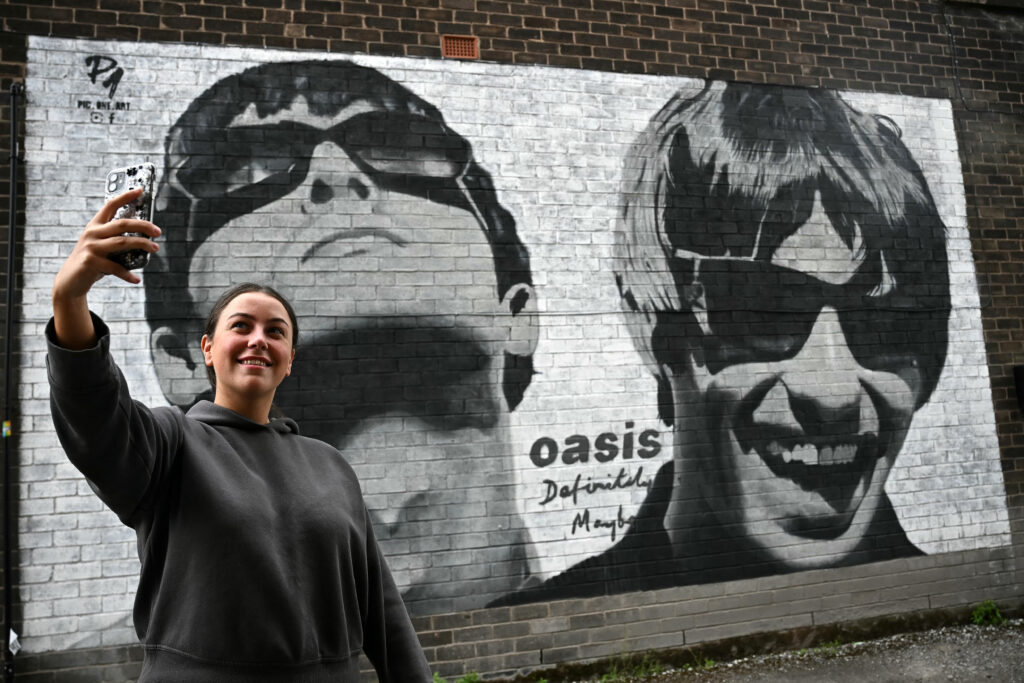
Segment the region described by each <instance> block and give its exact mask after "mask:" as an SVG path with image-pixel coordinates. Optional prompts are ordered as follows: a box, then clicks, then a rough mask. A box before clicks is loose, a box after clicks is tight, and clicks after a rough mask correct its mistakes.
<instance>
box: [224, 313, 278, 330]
mask: <svg viewBox="0 0 1024 683" xmlns="http://www.w3.org/2000/svg"><path fill="white" fill-rule="evenodd" d="M231 318H245V319H246V320H256V316H254V315H253V314H251V313H245V312H243V311H236V312H235V313H230V314H229V315H228V320H230V319H231ZM268 322H272V323H277V324H279V325H284V326H286V327H287V326H288V321H287V320H285V319H284V318H271V319H270V320H269V321H268Z"/></svg>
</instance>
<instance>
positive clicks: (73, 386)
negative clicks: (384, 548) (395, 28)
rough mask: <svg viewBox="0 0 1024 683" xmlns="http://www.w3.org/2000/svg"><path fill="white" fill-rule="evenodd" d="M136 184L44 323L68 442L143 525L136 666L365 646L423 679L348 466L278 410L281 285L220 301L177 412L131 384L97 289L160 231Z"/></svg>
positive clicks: (297, 664)
mask: <svg viewBox="0 0 1024 683" xmlns="http://www.w3.org/2000/svg"><path fill="white" fill-rule="evenodd" d="M137 196H138V192H137V191H135V192H130V193H126V194H124V195H121V196H120V197H117V198H115V199H113V200H111V201H109V202H107V203H106V204H105V205H104V207H103V208H102V209H101V210H100V211H99V213H97V214H96V216H95V217H94V218H93V219H92V221H90V223H89V224H88V225H87V226H86V228H85V231H84V232H83V233H82V235H81V236H80V237H79V239H78V242H77V244H76V245H75V248H74V250H73V251H72V253H71V255H70V256H69V257H68V259H67V261H65V263H64V265H63V266H62V267H61V269H60V271H59V272H58V273H57V276H56V278H55V279H54V284H53V319H52V320H51V321H50V323H49V325H48V326H47V330H46V336H47V344H48V361H47V364H48V369H49V381H50V390H51V411H52V415H53V421H54V426H55V427H56V430H57V434H58V436H59V437H60V441H61V444H62V445H63V447H64V449H65V451H66V452H67V455H68V457H69V459H70V460H71V462H72V463H73V464H74V465H75V466H76V467H77V468H78V469H79V470H80V471H81V472H82V473H83V474H84V475H85V477H86V478H87V479H88V481H89V484H90V485H91V486H92V488H93V490H95V491H96V493H97V494H98V495H99V497H100V498H101V499H102V500H103V502H104V503H105V504H106V505H107V506H108V507H109V508H110V509H111V510H113V511H114V512H115V513H116V514H117V516H118V517H119V518H120V520H121V521H122V522H123V523H125V524H126V525H128V526H129V527H131V528H132V529H134V530H135V532H136V535H137V537H138V552H139V557H140V560H141V563H142V567H141V576H140V579H139V586H138V590H137V594H136V599H135V611H134V618H135V628H136V632H137V633H138V636H139V638H140V640H141V641H142V645H143V647H144V650H145V661H144V663H143V669H142V676H141V678H140V679H139V681H140V683H154V682H162V681H183V680H187V681H192V682H193V683H196V682H199V683H205V682H211V683H212V682H213V681H216V682H218V683H225V682H226V683H233V682H235V681H238V682H241V681H252V680H260V681H271V682H277V681H281V682H288V683H305V682H307V681H308V682H313V681H317V682H319V681H356V680H359V654H360V652H365V653H366V655H367V657H368V658H369V660H370V661H371V663H372V664H373V666H374V667H375V668H376V670H377V674H378V676H379V678H380V680H381V681H394V682H401V683H406V682H413V683H415V682H417V681H430V680H431V674H430V671H429V668H428V666H427V662H426V659H425V657H424V655H423V650H422V648H421V647H420V644H419V641H418V639H417V637H416V633H415V631H414V630H413V628H412V624H411V622H410V620H409V616H408V613H407V612H406V609H405V605H404V604H403V603H402V599H401V596H400V594H399V592H398V590H397V589H396V587H395V583H394V581H393V580H392V578H391V574H390V572H389V570H388V567H387V564H386V563H385V561H384V557H383V555H382V554H381V552H380V549H379V548H378V546H377V542H376V540H375V538H374V534H373V529H372V528H371V525H370V521H369V515H368V514H367V511H366V508H365V505H364V503H363V497H362V494H361V492H360V489H359V483H358V481H357V480H356V476H355V474H354V473H353V471H352V468H351V467H349V465H348V463H347V462H346V461H345V459H344V458H343V457H342V455H341V454H340V453H339V452H338V451H337V450H336V449H335V448H334V447H332V446H329V445H327V444H325V443H323V442H321V441H317V440H314V439H309V438H306V437H303V436H300V435H299V431H298V426H297V425H296V424H295V422H294V421H292V420H290V419H288V418H283V417H274V418H272V417H271V408H272V406H273V401H274V394H275V392H276V390H277V387H278V385H279V384H280V383H281V382H282V381H283V380H284V378H285V377H287V376H288V375H289V373H290V372H291V368H292V363H293V362H296V342H297V340H298V332H299V330H298V322H297V320H296V317H295V313H294V311H293V310H292V307H291V305H290V304H289V303H288V302H287V301H286V300H285V299H284V298H283V297H281V295H279V294H278V293H277V292H275V291H274V290H272V289H270V288H267V287H262V286H259V285H255V284H244V285H239V286H236V287H234V288H232V289H231V290H229V291H227V292H225V293H224V294H223V295H222V296H221V298H220V300H219V301H217V303H216V304H215V305H214V307H213V309H212V311H211V312H210V315H209V317H208V319H207V322H206V327H205V334H204V335H203V337H202V339H201V340H196V341H197V343H200V344H201V345H202V351H203V356H204V359H205V362H206V365H207V368H208V371H209V373H210V377H211V381H212V382H213V385H214V400H213V402H209V401H199V402H198V403H196V404H195V405H194V406H193V407H192V408H191V409H190V410H189V411H188V413H187V414H184V413H182V412H181V411H180V410H178V409H177V408H169V407H158V408H152V409H150V408H147V407H146V406H144V405H142V404H140V403H138V402H136V401H133V400H132V398H131V396H130V395H129V392H128V387H127V383H126V382H125V379H124V377H123V375H122V374H121V372H120V370H119V369H118V368H117V366H116V365H115V364H114V362H113V360H112V359H111V356H110V353H109V346H110V333H109V329H108V328H107V326H106V325H105V324H104V323H103V321H102V320H100V318H99V317H97V316H96V315H94V314H92V313H91V312H90V310H89V307H88V302H87V296H88V293H89V291H90V289H91V288H92V287H93V285H94V284H95V283H96V282H97V281H99V280H100V278H102V277H103V276H104V275H114V276H115V277H119V278H121V279H122V280H125V281H127V282H129V283H133V284H135V283H138V282H139V281H140V280H139V278H138V276H136V275H135V274H134V273H132V272H131V271H129V270H125V269H124V268H123V267H121V266H120V265H118V264H117V263H115V262H114V261H113V260H111V259H110V258H109V255H110V254H113V253H116V252H119V251H124V250H126V249H142V250H145V251H148V252H155V251H156V250H157V249H158V246H157V243H155V242H153V241H152V239H151V238H155V237H157V236H159V234H160V230H159V228H157V226H155V225H154V224H152V223H150V222H148V221H144V220H138V219H114V216H115V213H116V211H117V209H118V208H119V207H120V206H121V205H123V204H125V203H127V202H129V201H131V200H133V199H135V198H136V197H137ZM125 233H139V236H131V235H125Z"/></svg>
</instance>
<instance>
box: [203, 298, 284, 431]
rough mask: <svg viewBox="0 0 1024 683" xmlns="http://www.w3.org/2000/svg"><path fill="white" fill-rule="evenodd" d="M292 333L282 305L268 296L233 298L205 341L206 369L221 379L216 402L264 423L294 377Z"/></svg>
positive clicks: (218, 379)
mask: <svg viewBox="0 0 1024 683" xmlns="http://www.w3.org/2000/svg"><path fill="white" fill-rule="evenodd" d="M292 334H293V330H292V326H291V324H290V323H289V318H288V312H287V311H286V309H285V307H284V305H283V304H282V303H281V302H280V301H278V300H277V299H275V298H274V297H272V296H270V295H269V294H263V293H262V292H247V293H245V294H240V295H239V296H237V297H235V298H234V299H232V300H231V302H229V303H228V305H227V306H226V307H225V308H224V311H223V312H222V313H221V314H220V318H219V319H218V320H217V326H216V329H215V331H214V333H213V335H212V336H210V335H203V339H202V347H203V357H204V360H205V362H206V365H207V367H212V368H213V370H214V372H215V373H216V376H217V386H216V395H215V403H217V405H221V406H224V407H226V408H230V409H231V410H234V411H235V412H237V413H240V414H242V415H245V416H247V417H251V418H252V419H255V420H256V421H258V422H266V419H267V413H268V412H269V409H270V404H271V403H272V402H273V399H274V393H275V392H276V391H277V387H278V385H279V384H281V382H282V380H284V378H285V377H287V376H288V375H289V374H290V373H291V368H292V359H293V358H294V357H295V348H294V345H293V341H292ZM264 406H265V408H264Z"/></svg>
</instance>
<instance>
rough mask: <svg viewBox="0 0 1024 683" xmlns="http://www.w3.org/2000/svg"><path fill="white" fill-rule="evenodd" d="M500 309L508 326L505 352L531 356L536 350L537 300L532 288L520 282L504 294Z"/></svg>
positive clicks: (537, 331)
mask: <svg viewBox="0 0 1024 683" xmlns="http://www.w3.org/2000/svg"><path fill="white" fill-rule="evenodd" d="M500 309H501V312H502V313H503V314H505V315H506V316H507V317H506V318H505V321H506V324H507V326H508V330H509V334H508V337H507V339H506V340H505V352H506V353H511V354H512V355H514V356H532V355H533V352H534V350H535V349H536V348H537V338H538V336H539V334H540V332H539V330H538V329H537V300H536V297H535V296H534V292H533V287H531V286H530V285H528V284H526V283H524V282H520V283H518V284H515V285H513V286H512V287H510V288H509V290H508V291H507V292H505V296H503V297H502V299H501V304H500Z"/></svg>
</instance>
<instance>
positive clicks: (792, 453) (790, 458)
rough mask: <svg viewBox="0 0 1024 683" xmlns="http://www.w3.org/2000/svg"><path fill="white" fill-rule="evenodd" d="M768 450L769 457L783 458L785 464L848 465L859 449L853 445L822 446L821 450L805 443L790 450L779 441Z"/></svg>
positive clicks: (770, 444) (774, 442) (769, 445)
mask: <svg viewBox="0 0 1024 683" xmlns="http://www.w3.org/2000/svg"><path fill="white" fill-rule="evenodd" d="M767 450H768V454H769V455H772V456H774V457H777V458H782V461H783V462H785V463H791V462H802V463H803V464H805V465H848V464H850V463H852V462H853V461H854V459H855V458H856V457H857V447H856V446H854V445H853V444H842V445H840V446H822V447H821V448H820V449H819V448H818V447H816V446H814V445H812V444H807V443H804V444H799V445H798V446H796V447H794V448H793V449H792V450H790V449H787V448H783V447H782V445H781V444H780V443H779V442H778V441H771V442H769V444H768V447H767Z"/></svg>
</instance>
